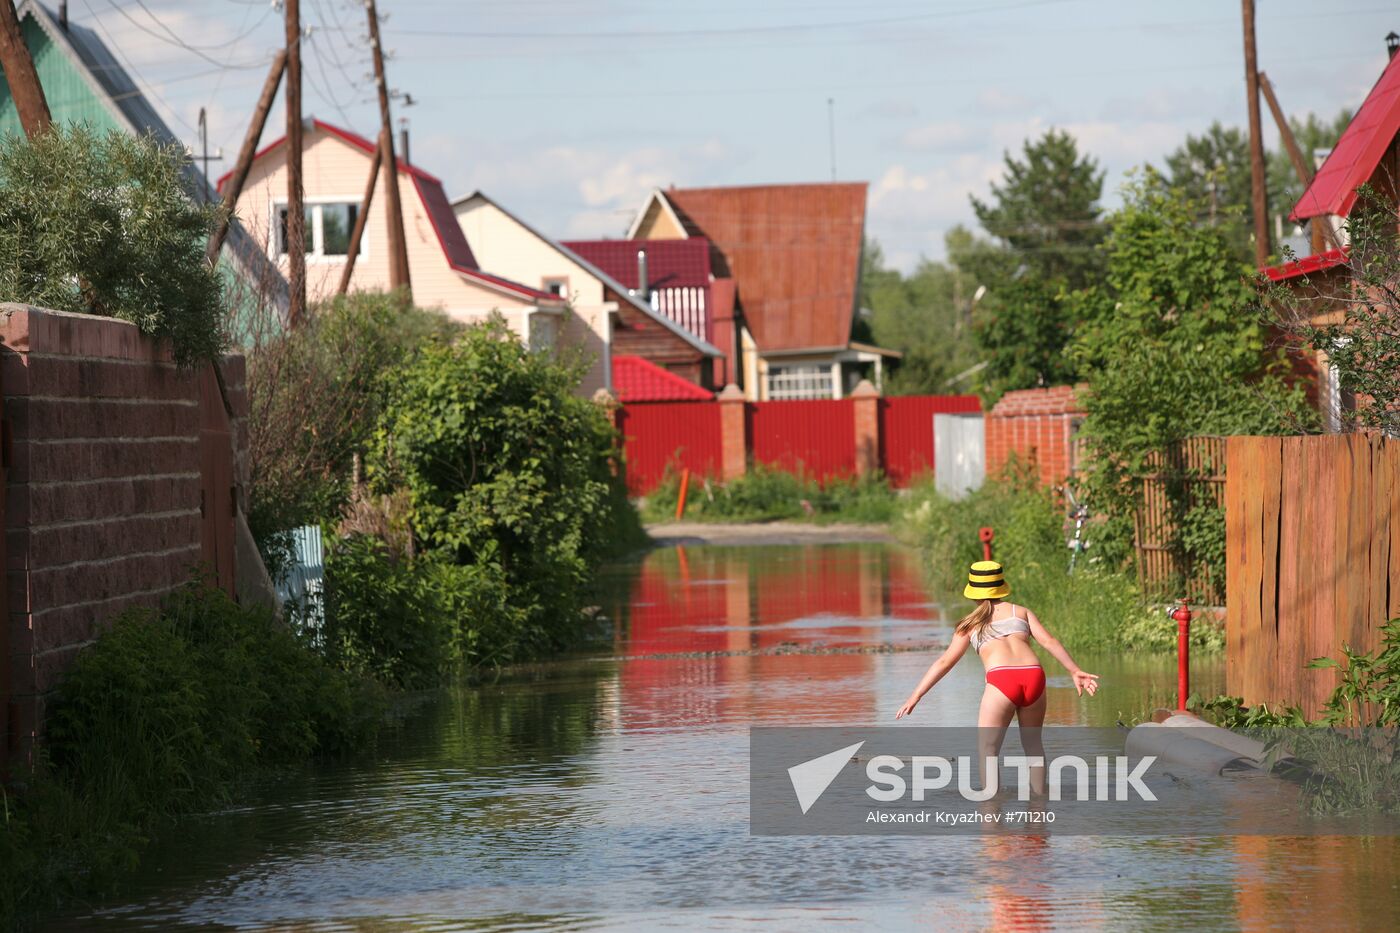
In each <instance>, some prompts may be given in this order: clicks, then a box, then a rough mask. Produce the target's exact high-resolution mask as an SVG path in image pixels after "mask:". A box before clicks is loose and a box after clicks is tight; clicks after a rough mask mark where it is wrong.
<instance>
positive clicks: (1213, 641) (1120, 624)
mask: <svg viewBox="0 0 1400 933" xmlns="http://www.w3.org/2000/svg"><path fill="white" fill-rule="evenodd" d="M984 526H988V527H991V528H992V529H994V531H995V539H994V543H993V550H994V556H995V557H996V559H997V560H999V561H1001V563H1002V564H1003V565H1004V566H1005V567H1006V573H1007V578H1008V581H1009V582H1010V583H1011V588H1012V597H1011V598H1012V599H1014V600H1015V601H1016V602H1017V603H1023V604H1025V605H1027V606H1029V607H1031V608H1032V609H1033V610H1035V612H1036V614H1037V615H1038V616H1039V617H1040V618H1041V619H1042V620H1043V621H1044V622H1045V624H1046V625H1047V626H1048V627H1049V628H1050V630H1051V631H1053V632H1054V633H1055V634H1056V635H1057V636H1058V637H1059V638H1061V639H1063V640H1064V641H1065V642H1066V643H1067V644H1069V645H1070V646H1072V647H1073V648H1075V649H1079V648H1098V649H1108V648H1134V649H1140V650H1154V651H1155V650H1162V651H1165V650H1170V649H1171V648H1173V647H1174V646H1175V644H1176V623H1174V622H1172V621H1171V620H1170V619H1168V618H1167V617H1166V615H1165V613H1162V612H1159V611H1155V610H1152V609H1150V608H1148V607H1147V606H1146V605H1145V604H1144V603H1143V601H1142V597H1141V594H1140V593H1139V591H1138V588H1137V585H1136V583H1135V581H1134V580H1132V578H1131V577H1129V576H1126V575H1125V574H1123V573H1121V572H1119V571H1118V570H1116V568H1109V567H1104V566H1102V565H1101V563H1100V562H1098V561H1097V560H1096V559H1095V557H1094V548H1093V539H1094V531H1095V528H1094V526H1092V525H1091V526H1089V527H1088V528H1087V529H1086V532H1085V537H1086V539H1088V540H1089V541H1090V542H1091V543H1090V548H1089V550H1088V551H1087V552H1086V554H1085V555H1081V557H1080V559H1079V562H1078V563H1077V564H1076V566H1075V571H1074V574H1073V575H1070V573H1069V556H1070V549H1069V548H1068V546H1067V536H1066V529H1065V513H1064V511H1063V510H1062V509H1061V507H1060V505H1059V504H1058V502H1057V500H1056V498H1055V496H1054V494H1053V493H1052V492H1051V491H1050V490H1047V489H1043V488H1041V486H1040V485H1039V481H1038V479H1037V477H1036V475H1035V473H1034V471H1033V470H1031V469H1030V468H1029V467H1027V466H1026V465H1024V464H1020V463H1018V462H1016V461H1014V460H1013V461H1012V463H1011V464H1010V465H1009V466H1008V469H1007V471H1006V473H1005V474H1004V475H1003V476H1002V477H1001V478H999V479H990V480H988V481H987V482H986V483H984V484H983V486H982V488H981V489H979V490H977V491H975V492H973V493H971V494H969V495H968V496H967V498H965V499H961V500H956V501H955V500H950V499H948V498H946V497H944V496H942V495H940V494H939V493H938V492H937V491H936V490H934V489H933V488H932V487H931V486H924V487H920V488H919V489H916V490H915V491H914V493H913V494H912V495H911V496H910V498H909V500H908V503H907V504H906V507H905V509H904V511H903V513H902V514H901V516H900V518H899V520H898V522H897V525H896V528H897V530H898V533H899V535H900V537H901V538H903V539H904V540H906V541H908V542H909V543H911V544H914V545H916V546H917V547H919V548H920V549H921V550H922V552H923V553H924V555H925V556H926V557H927V558H928V560H929V575H930V580H931V585H932V588H933V590H934V592H935V593H936V594H938V595H939V596H940V597H941V601H942V602H943V603H944V605H947V606H954V607H956V606H967V607H968V608H971V604H970V603H968V602H967V601H966V600H964V599H963V597H962V588H963V584H964V583H965V582H966V575H967V567H968V565H969V564H970V563H972V562H973V561H976V560H981V558H982V544H981V541H980V540H979V539H978V529H980V528H982V527H984ZM954 613H955V614H956V613H957V610H956V609H955V610H954ZM1191 631H1192V636H1193V643H1194V644H1195V645H1196V646H1198V647H1200V648H1205V649H1211V650H1218V649H1219V648H1220V647H1221V646H1222V645H1223V642H1224V635H1223V632H1222V631H1221V630H1220V628H1219V627H1218V626H1215V625H1209V624H1198V625H1195V626H1193V627H1192V629H1191Z"/></svg>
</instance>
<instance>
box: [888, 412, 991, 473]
mask: <svg viewBox="0 0 1400 933" xmlns="http://www.w3.org/2000/svg"><path fill="white" fill-rule="evenodd" d="M981 410H982V403H981V400H979V399H978V398H977V396H975V395H905V396H896V397H894V398H882V399H880V464H881V466H882V468H883V469H884V471H885V475H886V476H888V477H889V479H890V482H891V483H892V484H893V485H895V486H908V485H909V484H910V483H912V482H913V481H914V480H915V479H916V478H918V477H919V476H920V475H921V474H926V473H932V472H933V471H934V467H935V466H936V465H937V462H938V461H937V459H936V458H935V456H934V433H933V417H934V415H940V414H964V413H976V412H979V411H981Z"/></svg>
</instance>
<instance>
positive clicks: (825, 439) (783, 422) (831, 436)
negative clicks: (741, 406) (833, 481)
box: [746, 399, 856, 480]
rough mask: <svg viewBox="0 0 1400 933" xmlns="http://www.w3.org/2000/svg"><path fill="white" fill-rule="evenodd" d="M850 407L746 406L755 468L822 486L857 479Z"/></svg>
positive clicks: (822, 403) (817, 402)
mask: <svg viewBox="0 0 1400 933" xmlns="http://www.w3.org/2000/svg"><path fill="white" fill-rule="evenodd" d="M852 405H853V403H852V402H851V400H850V399H841V400H835V399H813V400H810V401H793V402H752V403H750V404H749V405H748V406H747V411H746V415H747V418H748V436H749V451H750V453H751V454H752V456H753V459H754V462H755V463H763V464H766V465H768V466H771V467H776V468H778V469H780V470H787V471H788V472H791V473H800V474H802V475H804V476H812V477H816V478H817V479H823V480H824V479H828V478H830V477H833V476H849V475H851V474H853V473H855V469H856V429H855V409H854V408H853V407H852Z"/></svg>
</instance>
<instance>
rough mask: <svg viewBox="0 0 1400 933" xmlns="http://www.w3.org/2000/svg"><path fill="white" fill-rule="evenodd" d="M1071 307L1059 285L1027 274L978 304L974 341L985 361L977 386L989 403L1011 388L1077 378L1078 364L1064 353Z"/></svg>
mask: <svg viewBox="0 0 1400 933" xmlns="http://www.w3.org/2000/svg"><path fill="white" fill-rule="evenodd" d="M1074 308H1075V305H1074V303H1073V302H1071V301H1069V300H1068V293H1067V292H1065V291H1064V289H1063V287H1062V286H1060V285H1058V284H1055V283H1053V282H1047V281H1045V280H1042V279H1036V278H1032V277H1030V276H1021V277H1019V278H1011V279H1009V280H1007V281H1005V282H1003V283H1002V284H1001V285H1000V286H999V287H998V289H997V291H996V292H995V293H994V294H993V295H992V296H990V297H989V299H988V300H987V301H986V303H985V304H983V305H982V306H981V307H979V308H978V310H977V326H976V334H977V342H978V344H979V345H980V346H981V348H982V350H983V353H984V354H985V359H986V360H987V366H986V368H985V369H983V370H982V372H981V374H980V376H981V378H980V381H979V386H980V391H981V394H982V397H983V400H984V401H985V402H986V403H987V404H988V405H992V404H995V402H996V400H997V399H999V398H1001V396H1002V395H1004V394H1005V393H1007V392H1010V391H1012V390H1015V389H1031V388H1036V387H1039V386H1053V385H1064V384H1066V383H1073V382H1074V381H1075V380H1076V379H1077V378H1078V376H1079V369H1078V366H1077V365H1076V363H1075V361H1074V359H1073V358H1072V357H1071V356H1070V355H1069V354H1067V353H1066V352H1065V347H1066V346H1067V345H1068V344H1069V341H1070V339H1071V337H1072V335H1073V332H1074V318H1073V311H1074Z"/></svg>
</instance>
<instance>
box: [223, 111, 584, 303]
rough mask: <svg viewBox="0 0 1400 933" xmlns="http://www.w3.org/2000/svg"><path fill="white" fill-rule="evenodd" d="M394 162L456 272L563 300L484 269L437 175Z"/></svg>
mask: <svg viewBox="0 0 1400 933" xmlns="http://www.w3.org/2000/svg"><path fill="white" fill-rule="evenodd" d="M311 126H312V128H313V129H317V130H321V131H323V132H326V133H330V134H331V135H332V136H335V137H337V138H338V139H342V140H344V141H345V142H347V143H349V144H350V145H352V146H354V147H355V148H357V149H360V150H363V151H364V152H367V153H369V154H371V155H373V153H374V143H372V142H370V141H369V140H368V139H366V138H365V137H363V136H361V135H360V134H358V133H352V132H350V131H349V130H346V129H342V128H340V127H338V126H336V125H334V124H332V123H327V122H325V121H324V120H317V119H315V118H313V119H312V120H311ZM286 141H287V137H286V136H283V137H281V138H280V139H275V140H273V141H272V142H270V143H268V144H267V145H266V146H264V147H263V148H261V149H259V150H258V152H257V154H256V155H254V156H253V161H254V162H256V161H257V160H258V159H261V158H262V157H263V156H265V155H267V154H268V153H270V152H272V151H273V150H275V149H277V148H278V147H280V146H282V145H283V144H284V143H286ZM395 165H396V167H397V168H398V171H399V172H400V173H401V174H404V175H408V176H409V177H410V178H412V179H413V188H414V190H415V191H417V192H418V199H419V200H420V201H421V202H422V204H423V211H424V212H425V213H426V214H427V215H428V221H429V222H430V223H431V224H432V227H433V233H435V234H436V235H437V240H438V245H439V246H441V247H442V254H443V256H444V257H446V259H447V264H448V265H449V266H451V267H452V270H453V271H454V272H457V273H459V274H461V275H463V276H466V277H467V278H469V279H473V280H475V281H478V282H481V283H483V284H485V285H488V286H491V287H493V288H497V289H503V290H505V291H508V292H514V293H515V294H518V295H524V296H525V297H527V298H532V299H535V300H536V301H540V302H543V303H545V304H549V305H562V304H564V302H563V300H562V299H561V298H560V297H559V296H558V295H555V294H553V293H551V292H546V291H541V290H540V289H538V288H531V287H530V286H528V285H522V284H520V283H519V282H512V281H511V280H510V279H503V278H501V277H500V276H498V275H491V274H490V273H488V272H483V271H482V269H481V266H480V265H478V264H477V261H476V257H475V256H474V255H472V249H471V246H470V245H469V244H468V243H467V237H466V234H464V233H462V226H461V224H459V223H457V217H456V215H455V214H454V213H453V212H452V203H451V202H450V201H448V199H447V192H446V191H445V190H444V189H443V187H442V181H441V180H440V179H439V178H438V177H437V176H436V175H432V174H430V173H428V172H425V171H423V170H422V169H421V168H418V167H417V166H416V165H410V164H408V163H407V162H405V161H404V160H403V159H397V160H395ZM232 174H233V172H231V171H230V172H225V173H224V174H223V175H220V176H219V184H218V189H219V191H220V192H221V193H222V192H223V190H224V182H226V181H228V179H229V177H230V176H231V175H232Z"/></svg>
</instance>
